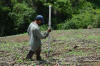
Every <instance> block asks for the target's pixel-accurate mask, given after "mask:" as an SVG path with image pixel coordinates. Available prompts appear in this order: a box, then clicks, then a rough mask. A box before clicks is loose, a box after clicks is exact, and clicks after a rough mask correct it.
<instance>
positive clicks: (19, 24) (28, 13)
mask: <svg viewBox="0 0 100 66" xmlns="http://www.w3.org/2000/svg"><path fill="white" fill-rule="evenodd" d="M33 14H34V15H33ZM9 15H10V17H11V18H12V20H13V22H14V26H15V30H16V31H17V32H18V31H19V32H23V31H25V30H26V28H27V26H28V24H29V23H30V22H31V17H33V18H34V16H35V10H34V9H33V8H31V7H29V6H28V5H27V4H26V3H17V4H15V5H14V6H13V10H12V12H10V13H9Z"/></svg>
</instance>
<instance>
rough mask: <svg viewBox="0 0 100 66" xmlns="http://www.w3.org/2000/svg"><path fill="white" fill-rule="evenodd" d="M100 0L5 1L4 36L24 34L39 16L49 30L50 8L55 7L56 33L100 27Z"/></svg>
mask: <svg viewBox="0 0 100 66" xmlns="http://www.w3.org/2000/svg"><path fill="white" fill-rule="evenodd" d="M99 3H100V1H99V0H92V1H91V0H43V1H42V0H38V1H37V0H28V1H27V0H22V1H19V0H7V1H6V0H2V1H0V16H1V17H0V36H6V35H12V34H19V33H24V32H26V30H27V27H28V25H29V24H30V22H32V20H34V18H35V16H36V15H37V14H42V15H43V16H44V19H45V24H44V25H43V26H42V27H41V29H42V30H46V29H47V26H48V25H47V24H48V17H47V16H48V5H50V4H51V5H52V28H53V29H79V28H88V27H92V28H99V27H100V19H99V18H100V7H99Z"/></svg>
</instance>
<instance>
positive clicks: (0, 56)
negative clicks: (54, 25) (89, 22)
mask: <svg viewBox="0 0 100 66" xmlns="http://www.w3.org/2000/svg"><path fill="white" fill-rule="evenodd" d="M51 36H52V38H51V39H52V40H51V45H50V56H49V57H48V56H47V53H48V52H47V48H48V41H47V39H46V40H43V41H42V43H43V45H42V53H41V56H42V58H43V59H44V60H45V61H42V62H39V61H36V58H35V55H34V56H33V60H34V61H29V60H26V59H25V57H26V54H27V53H28V51H29V49H30V47H29V45H28V41H29V37H28V35H27V34H25V35H17V36H9V37H1V38H0V44H6V43H8V42H10V43H13V44H15V43H20V44H23V46H21V47H15V48H14V51H7V50H0V66H33V65H36V66H44V65H45V66H59V65H60V66H66V65H68V66H100V53H99V51H100V47H99V46H100V43H99V42H100V41H99V39H88V36H100V29H84V30H68V31H67V30H58V31H56V30H55V31H53V32H52V33H51ZM94 38H95V37H94ZM23 42H26V43H27V45H24V43H23ZM5 48H6V47H5ZM9 49H10V48H9ZM80 51H82V53H83V54H82V53H81V52H80ZM68 53H69V54H68Z"/></svg>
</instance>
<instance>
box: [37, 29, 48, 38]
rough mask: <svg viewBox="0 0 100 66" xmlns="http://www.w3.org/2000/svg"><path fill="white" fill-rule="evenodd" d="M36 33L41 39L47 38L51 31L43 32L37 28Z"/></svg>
mask: <svg viewBox="0 0 100 66" xmlns="http://www.w3.org/2000/svg"><path fill="white" fill-rule="evenodd" d="M35 33H36V36H37V37H38V38H40V39H45V38H46V37H48V35H49V32H46V33H44V34H42V33H41V32H40V30H39V29H36V30H35Z"/></svg>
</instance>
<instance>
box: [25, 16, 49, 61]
mask: <svg viewBox="0 0 100 66" xmlns="http://www.w3.org/2000/svg"><path fill="white" fill-rule="evenodd" d="M43 22H44V19H43V16H42V15H38V16H36V18H35V21H33V22H32V23H31V24H30V25H29V27H28V30H27V32H28V35H29V37H30V45H31V49H30V51H29V53H28V54H27V57H26V59H31V60H32V56H33V54H34V53H35V54H36V59H37V60H42V59H41V56H40V53H41V39H45V38H46V37H47V36H48V35H49V33H50V32H51V29H48V31H47V32H46V33H44V34H42V33H41V32H40V30H39V25H40V24H41V23H43Z"/></svg>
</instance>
